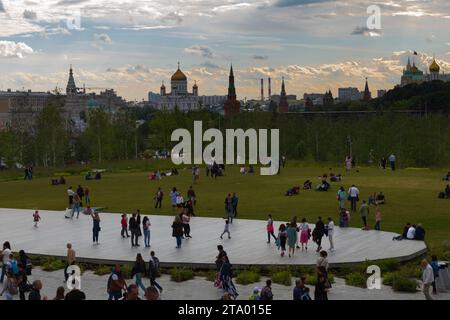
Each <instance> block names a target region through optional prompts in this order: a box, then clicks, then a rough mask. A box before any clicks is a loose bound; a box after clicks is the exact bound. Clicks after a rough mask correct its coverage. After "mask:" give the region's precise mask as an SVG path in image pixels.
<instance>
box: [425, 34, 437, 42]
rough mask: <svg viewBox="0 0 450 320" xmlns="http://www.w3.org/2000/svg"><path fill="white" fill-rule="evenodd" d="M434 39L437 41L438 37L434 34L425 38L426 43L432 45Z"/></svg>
mask: <svg viewBox="0 0 450 320" xmlns="http://www.w3.org/2000/svg"><path fill="white" fill-rule="evenodd" d="M434 39H436V36H435V35H433V34H432V35H430V36H427V37H426V38H425V41H426V42H427V43H432V42H433V40H434Z"/></svg>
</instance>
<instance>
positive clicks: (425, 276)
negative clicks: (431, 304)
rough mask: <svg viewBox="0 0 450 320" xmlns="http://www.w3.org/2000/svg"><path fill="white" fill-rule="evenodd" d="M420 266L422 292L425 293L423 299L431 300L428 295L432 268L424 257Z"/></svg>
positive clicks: (432, 275) (432, 278)
mask: <svg viewBox="0 0 450 320" xmlns="http://www.w3.org/2000/svg"><path fill="white" fill-rule="evenodd" d="M420 266H421V268H422V283H423V289H422V292H423V294H424V295H425V299H427V300H433V298H431V295H430V286H431V284H432V283H433V281H434V273H433V268H432V267H431V266H430V264H429V263H428V261H427V260H426V259H423V260H422V263H421V264H420Z"/></svg>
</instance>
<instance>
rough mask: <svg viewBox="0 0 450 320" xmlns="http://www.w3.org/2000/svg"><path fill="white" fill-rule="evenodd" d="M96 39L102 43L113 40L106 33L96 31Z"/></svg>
mask: <svg viewBox="0 0 450 320" xmlns="http://www.w3.org/2000/svg"><path fill="white" fill-rule="evenodd" d="M94 40H95V41H96V42H99V43H102V44H111V43H112V40H111V38H110V36H109V35H107V34H106V33H95V34H94Z"/></svg>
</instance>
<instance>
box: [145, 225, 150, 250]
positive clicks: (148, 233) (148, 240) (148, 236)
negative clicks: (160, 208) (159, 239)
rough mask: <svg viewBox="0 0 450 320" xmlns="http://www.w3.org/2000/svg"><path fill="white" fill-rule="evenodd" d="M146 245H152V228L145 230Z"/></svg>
mask: <svg viewBox="0 0 450 320" xmlns="http://www.w3.org/2000/svg"><path fill="white" fill-rule="evenodd" d="M144 245H145V246H146V247H150V229H147V230H144Z"/></svg>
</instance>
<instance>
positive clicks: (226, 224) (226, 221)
mask: <svg viewBox="0 0 450 320" xmlns="http://www.w3.org/2000/svg"><path fill="white" fill-rule="evenodd" d="M225 233H228V239H231V235H230V220H229V219H225V228H224V229H223V233H222V235H221V236H220V239H223V235H224V234H225Z"/></svg>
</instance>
